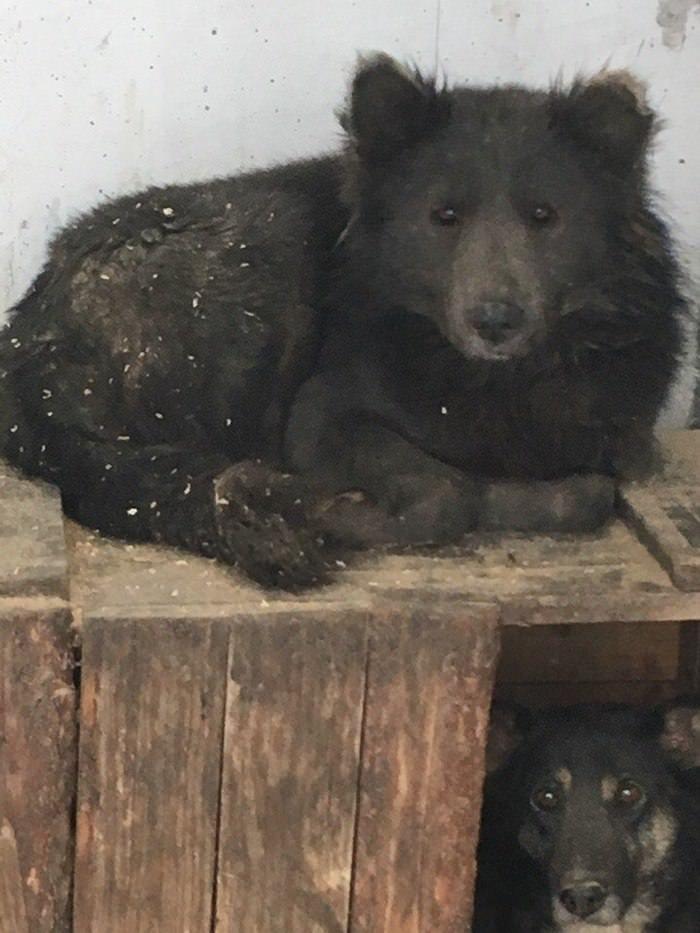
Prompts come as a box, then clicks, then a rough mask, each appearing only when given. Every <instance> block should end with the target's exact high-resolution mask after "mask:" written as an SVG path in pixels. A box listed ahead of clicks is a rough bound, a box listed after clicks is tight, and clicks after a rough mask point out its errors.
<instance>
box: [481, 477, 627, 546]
mask: <svg viewBox="0 0 700 933" xmlns="http://www.w3.org/2000/svg"><path fill="white" fill-rule="evenodd" d="M614 508H615V481H614V480H613V479H611V477H609V476H603V475H602V474H597V473H594V474H589V475H583V476H569V477H567V478H566V479H561V480H552V481H544V480H533V481H531V482H517V483H516V482H495V483H490V484H488V485H487V486H485V488H484V496H483V500H482V511H481V517H480V521H479V527H480V528H483V529H484V530H488V531H519V532H532V533H539V534H552V533H583V532H591V531H595V530H596V529H598V528H600V527H601V526H602V525H603V524H605V522H607V521H608V520H609V519H610V518H611V517H612V515H613V512H614Z"/></svg>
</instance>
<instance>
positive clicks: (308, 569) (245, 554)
mask: <svg viewBox="0 0 700 933" xmlns="http://www.w3.org/2000/svg"><path fill="white" fill-rule="evenodd" d="M214 506H215V524H216V542H215V546H214V551H215V556H216V557H218V558H219V560H223V561H226V563H229V564H233V565H235V566H237V567H239V568H240V569H241V570H243V571H244V572H245V573H246V574H247V575H248V576H250V577H251V578H252V579H253V580H255V581H256V582H257V583H260V584H261V585H262V586H265V587H276V588H280V589H286V590H292V591H296V590H303V589H306V588H308V587H312V586H318V585H320V584H322V583H324V582H326V581H327V579H328V578H329V574H330V571H331V570H332V569H333V568H334V566H335V562H334V559H333V557H334V555H332V554H331V547H330V545H329V544H328V542H327V541H326V539H325V537H324V535H323V534H322V532H321V530H320V529H319V527H318V525H317V524H316V522H315V521H314V520H313V519H312V518H311V517H310V512H311V511H312V507H313V496H312V494H311V492H310V490H309V488H308V487H307V486H306V484H304V483H303V482H302V481H301V480H299V479H298V478H297V477H292V476H288V475H286V474H281V473H277V472H275V471H273V470H270V469H268V468H267V467H266V466H264V465H263V464H258V463H254V462H251V461H247V462H244V463H238V464H235V465H234V466H232V467H230V468H229V469H227V470H226V471H225V472H224V473H222V474H221V475H219V476H218V477H216V479H215V481H214Z"/></svg>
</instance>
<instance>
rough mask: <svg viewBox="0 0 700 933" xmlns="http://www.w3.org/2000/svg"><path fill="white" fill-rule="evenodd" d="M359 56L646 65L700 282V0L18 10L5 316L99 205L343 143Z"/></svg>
mask: <svg viewBox="0 0 700 933" xmlns="http://www.w3.org/2000/svg"><path fill="white" fill-rule="evenodd" d="M358 49H360V50H369V49H384V50H385V51H387V52H390V53H392V54H394V55H396V56H398V57H402V58H410V59H414V60H415V61H416V62H417V63H418V64H419V65H421V66H422V67H424V68H426V69H427V70H429V71H430V70H433V69H434V68H435V67H436V66H437V67H438V69H444V71H445V72H446V73H447V74H448V76H449V77H450V78H451V79H453V80H464V79H468V80H470V81H474V82H490V81H513V80H516V81H523V82H527V83H533V84H538V85H541V84H546V83H547V82H548V81H549V80H550V79H551V78H552V77H553V76H555V75H556V74H557V73H558V72H559V70H560V69H562V70H563V73H564V75H565V76H570V75H572V74H574V73H575V72H576V71H577V70H579V69H582V70H584V71H595V70H597V69H599V68H600V67H601V66H603V65H605V64H610V65H611V66H613V67H630V68H632V69H634V70H635V71H636V72H637V73H638V74H639V75H640V76H641V77H643V78H645V79H647V80H648V81H649V82H650V85H651V97H652V101H653V103H654V104H655V105H656V106H658V108H659V109H660V110H661V111H662V113H663V114H664V116H665V118H666V121H667V129H666V131H665V132H664V133H663V135H662V136H661V138H660V140H659V146H658V155H657V159H656V179H657V184H658V186H659V187H660V188H661V189H662V190H663V192H664V194H665V201H666V204H667V207H668V211H669V213H670V214H671V216H672V217H673V219H674V220H675V221H676V225H677V231H678V235H679V237H680V238H681V240H682V241H683V243H684V249H685V252H686V255H687V256H688V257H689V260H690V262H691V263H692V264H693V266H694V268H695V270H696V272H697V275H698V278H700V201H699V198H698V193H699V192H700V119H699V116H698V115H699V112H700V111H699V107H698V98H699V97H700V0H323V2H322V0H18V2H12V0H4V2H3V4H2V9H0V191H1V193H2V198H1V202H0V203H1V205H2V211H1V213H0V314H1V309H2V308H4V307H7V306H8V305H9V304H10V303H11V302H12V301H14V300H15V299H16V298H17V297H19V295H20V294H21V293H22V292H23V290H24V289H25V288H26V287H27V285H28V284H29V282H30V281H31V279H32V277H33V276H34V274H35V273H36V271H37V269H38V268H39V265H40V263H41V261H42V258H43V256H44V253H45V249H46V244H47V240H48V238H49V236H50V235H51V233H52V232H53V231H54V230H55V229H56V227H57V226H58V225H60V224H61V223H63V222H64V221H65V220H66V219H67V218H69V217H72V216H73V215H74V214H75V213H76V212H77V211H80V210H83V209H85V208H87V207H88V206H90V205H91V204H93V203H94V202H95V201H96V200H98V199H99V198H101V197H104V196H105V195H115V194H119V193H123V192H125V191H129V190H133V189H136V188H139V187H140V186H144V185H147V184H149V183H152V182H165V181H187V180H192V179H194V178H202V177H207V176H211V175H215V174H222V173H229V172H234V171H236V170H237V169H239V168H241V167H249V166H256V165H264V164H266V163H269V162H270V161H274V160H282V159H287V158H290V157H294V156H302V155H305V154H308V153H313V152H316V151H319V150H323V149H327V148H329V147H332V146H333V145H334V143H335V141H336V139H337V128H336V125H335V121H334V118H333V108H334V106H335V105H337V103H338V102H339V101H340V100H341V98H342V95H343V93H344V88H345V83H346V80H347V74H348V71H349V70H350V68H351V67H352V64H353V61H354V58H355V53H356V51H357V50H358Z"/></svg>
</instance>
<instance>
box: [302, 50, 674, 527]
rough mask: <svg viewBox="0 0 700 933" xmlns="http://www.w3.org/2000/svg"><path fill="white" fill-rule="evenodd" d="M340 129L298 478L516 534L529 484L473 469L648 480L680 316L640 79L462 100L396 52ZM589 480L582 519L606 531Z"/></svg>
mask: <svg viewBox="0 0 700 933" xmlns="http://www.w3.org/2000/svg"><path fill="white" fill-rule="evenodd" d="M344 124H345V126H346V128H347V130H348V132H349V136H350V142H349V156H348V159H349V168H348V177H347V180H346V186H347V197H348V200H349V203H350V205H351V209H352V216H351V220H350V223H349V226H348V229H347V233H346V237H345V242H344V247H345V250H344V253H345V255H344V264H343V266H342V271H341V272H340V274H339V275H338V276H337V279H336V287H335V292H334V300H333V302H332V304H333V317H332V321H331V322H329V323H328V324H327V326H326V341H325V345H324V348H323V352H322V355H321V359H320V362H319V365H318V367H317V372H316V374H315V375H314V377H313V378H312V379H311V380H310V381H309V382H308V383H307V385H306V386H305V387H304V388H303V389H302V390H301V393H300V395H299V398H298V400H297V402H296V405H295V408H294V410H293V413H292V419H291V424H290V430H289V432H288V445H289V451H290V459H291V461H292V463H293V464H294V466H295V467H296V468H297V469H300V470H305V471H310V470H314V471H316V473H317V474H318V473H320V472H321V471H322V475H323V477H324V480H325V481H326V483H328V485H330V486H331V487H334V488H338V489H342V488H346V487H348V486H358V487H360V488H361V489H363V490H366V491H368V492H369V493H370V494H371V495H372V497H373V499H374V501H375V502H377V503H379V504H380V505H381V506H382V507H383V508H384V509H385V510H386V511H388V512H389V514H398V515H399V516H400V518H401V520H402V528H403V529H404V532H405V534H406V536H407V538H408V539H409V540H412V539H414V538H415V537H416V536H420V533H421V532H422V533H423V534H425V535H426V536H427V537H431V538H437V539H439V540H445V539H446V538H452V537H458V536H459V535H460V534H462V533H463V532H464V531H465V530H468V529H469V528H471V527H473V525H474V524H475V523H480V524H481V525H482V526H483V525H495V526H496V527H500V520H499V514H498V513H499V511H500V510H501V508H502V505H503V502H504V501H506V500H507V499H508V497H509V496H510V495H511V493H512V490H513V489H514V487H498V486H491V487H490V488H489V491H488V492H487V493H485V491H484V487H483V486H482V485H480V484H479V483H475V482H474V480H473V477H474V476H475V475H476V476H481V477H486V478H489V479H493V478H516V477H520V478H522V479H525V480H533V479H536V480H556V479H558V478H561V477H566V476H570V475H572V474H583V475H589V476H591V477H592V476H593V475H594V474H598V475H606V476H619V475H621V474H627V475H629V474H630V473H633V474H634V473H637V472H640V471H641V472H644V470H645V469H647V468H648V464H649V463H650V462H651V458H650V444H651V437H652V425H653V423H654V420H655V417H656V415H657V413H658V410H659V407H660V405H661V403H662V401H663V399H664V397H665V395H666V392H667V390H668V386H669V381H670V379H671V377H672V375H673V374H674V371H675V368H676V363H677V355H678V351H679V341H680V335H679V320H680V316H681V314H682V313H684V305H683V299H682V298H681V296H680V294H679V292H678V273H677V268H676V262H675V260H674V257H673V253H672V250H671V247H670V244H669V239H668V235H667V231H666V229H665V228H664V226H663V224H662V222H661V221H660V220H659V218H658V217H657V216H656V215H655V213H654V212H653V210H652V208H651V205H650V200H649V194H648V191H647V186H646V168H645V155H646V151H647V147H648V144H649V141H650V139H651V137H652V134H653V130H654V118H653V116H652V115H651V113H650V112H649V111H648V109H647V108H646V106H645V105H644V104H643V103H642V102H641V101H640V100H639V97H638V95H637V94H636V93H635V92H634V91H633V90H631V89H630V79H629V76H619V75H612V76H609V77H608V78H606V79H601V80H597V81H593V82H591V83H588V84H584V83H576V84H575V85H574V86H573V87H572V88H571V89H569V90H566V91H564V90H553V91H551V92H550V93H538V92H531V91H526V90H524V89H522V88H516V87H507V88H500V89H490V90H480V89H471V88H457V89H455V90H450V91H447V90H439V89H437V88H436V87H435V86H434V85H433V84H432V83H428V82H425V81H423V80H421V79H420V78H419V77H416V76H415V75H410V74H407V73H405V72H403V71H401V70H400V69H398V68H397V67H396V66H395V65H394V64H393V63H392V62H390V61H388V60H386V59H379V60H374V61H372V62H370V63H369V64H367V66H366V67H365V68H363V69H362V70H361V71H360V73H359V74H358V76H357V77H356V79H355V83H354V86H353V92H352V98H351V101H350V104H349V108H348V110H347V111H346V113H345V115H344ZM467 477H472V478H467ZM590 482H591V484H592V485H591V487H590V488H588V489H587V492H588V493H590V495H591V500H590V502H589V507H588V509H579V510H577V509H573V510H572V511H571V515H570V516H569V520H571V517H572V516H575V515H578V516H579V517H580V518H581V519H582V520H585V519H586V518H587V519H588V521H589V522H590V524H591V525H594V524H595V523H596V521H597V520H599V519H600V517H601V512H600V511H599V510H598V509H597V508H595V507H593V505H592V504H591V503H592V502H594V501H595V499H596V494H597V492H600V493H601V495H603V496H604V493H603V490H604V489H605V487H604V486H602V487H598V486H596V485H595V482H594V480H593V479H591V480H590ZM531 488H532V489H533V490H534V489H535V487H534V486H533V487H531ZM540 488H542V487H540ZM493 503H496V506H495V508H494V507H493ZM601 508H602V512H604V510H605V507H604V506H602V507H601ZM536 511H537V509H536ZM511 517H512V516H511ZM523 518H524V522H525V527H533V524H534V525H536V520H535V521H534V522H533V518H534V516H532V515H529V514H527V513H524V514H523ZM548 520H551V516H550V517H548ZM516 522H517V519H516ZM398 533H399V534H400V533H401V530H400V529H399V532H398Z"/></svg>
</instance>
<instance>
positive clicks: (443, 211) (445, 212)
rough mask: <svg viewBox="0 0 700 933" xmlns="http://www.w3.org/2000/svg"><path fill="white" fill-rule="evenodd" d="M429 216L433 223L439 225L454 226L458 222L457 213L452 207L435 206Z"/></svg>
mask: <svg viewBox="0 0 700 933" xmlns="http://www.w3.org/2000/svg"><path fill="white" fill-rule="evenodd" d="M430 217H431V220H432V221H433V223H434V224H439V225H440V226H441V227H454V226H455V225H456V224H458V223H459V214H458V213H457V211H456V210H455V209H454V207H436V208H435V210H434V211H433V212H432V213H431V215H430Z"/></svg>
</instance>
